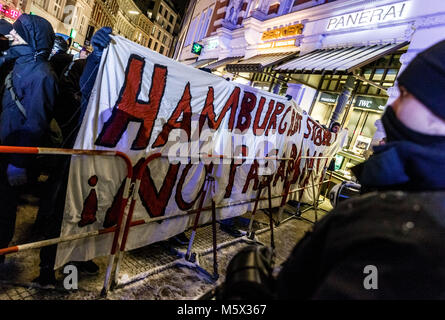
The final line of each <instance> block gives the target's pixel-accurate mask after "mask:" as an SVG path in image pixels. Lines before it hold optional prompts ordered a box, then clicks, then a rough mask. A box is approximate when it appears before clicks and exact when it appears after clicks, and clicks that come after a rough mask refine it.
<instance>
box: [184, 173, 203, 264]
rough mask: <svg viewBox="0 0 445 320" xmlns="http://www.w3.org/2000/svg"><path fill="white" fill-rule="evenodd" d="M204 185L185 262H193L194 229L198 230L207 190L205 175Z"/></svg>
mask: <svg viewBox="0 0 445 320" xmlns="http://www.w3.org/2000/svg"><path fill="white" fill-rule="evenodd" d="M204 183H205V186H204V189H203V190H202V194H201V198H200V199H199V207H198V212H197V213H196V217H195V222H194V224H193V230H192V234H191V236H190V241H189V245H188V247H187V253H186V254H185V260H187V261H191V260H193V259H192V247H193V241H194V240H195V235H196V229H198V222H199V218H200V216H201V211H202V207H203V205H204V200H205V197H206V195H207V189H208V183H207V175H206V177H205V182H204Z"/></svg>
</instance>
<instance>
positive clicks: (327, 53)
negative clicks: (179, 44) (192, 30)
mask: <svg viewBox="0 0 445 320" xmlns="http://www.w3.org/2000/svg"><path fill="white" fill-rule="evenodd" d="M282 2H283V1H282ZM426 3H427V5H426ZM258 9H261V8H258ZM269 17H270V15H268V16H265V15H261V14H260V13H256V11H255V10H253V12H252V13H251V15H250V16H248V17H246V18H244V20H243V22H242V25H241V26H238V27H235V26H233V25H230V23H226V24H225V23H224V22H223V26H222V27H221V28H219V29H218V30H217V31H216V32H215V33H214V34H213V35H211V36H209V37H207V38H205V39H203V40H202V41H201V43H202V44H203V46H204V49H203V51H202V53H201V55H200V57H199V59H198V61H197V62H195V63H194V64H196V65H197V64H199V61H201V62H205V63H204V64H203V65H200V66H199V67H209V69H211V71H212V72H214V73H215V74H218V75H220V76H223V77H225V78H230V79H231V80H233V81H239V82H242V83H246V84H250V85H252V86H254V87H258V88H261V89H264V90H268V91H273V92H275V93H278V94H283V95H285V94H288V95H290V96H292V97H293V98H294V99H295V100H296V101H297V102H298V103H299V105H300V106H301V108H302V109H303V110H305V111H306V112H308V113H309V114H310V115H311V116H312V117H313V118H315V119H316V120H318V121H319V122H320V123H321V124H323V125H326V126H329V125H330V124H331V123H332V121H334V120H336V121H338V122H340V123H341V124H342V127H343V128H347V129H348V140H347V143H346V145H345V147H344V149H343V150H342V151H341V152H340V153H339V156H338V159H337V160H338V162H337V169H339V170H338V173H339V175H340V176H343V178H344V179H349V178H350V172H349V170H348V169H349V167H351V166H353V165H355V164H357V163H359V162H362V161H364V160H365V158H366V155H367V150H369V149H370V147H371V146H372V145H375V144H378V143H379V141H380V140H381V139H382V138H383V136H384V135H383V133H382V131H383V130H382V128H381V124H380V121H379V119H380V118H381V115H382V113H383V112H384V109H385V106H386V105H388V104H391V103H392V101H394V100H395V98H397V96H398V89H397V85H396V79H397V75H398V74H399V73H400V72H401V71H402V70H403V69H404V67H406V65H407V64H408V63H409V62H410V61H411V60H412V59H413V58H414V57H415V55H416V54H417V53H419V52H420V51H422V50H424V49H426V48H427V47H429V46H431V45H432V44H434V43H436V42H438V41H440V40H443V39H445V1H443V0H426V1H425V0H375V1H364V0H337V1H333V2H328V3H324V4H322V5H318V6H314V7H311V8H307V9H303V10H298V11H292V12H290V13H287V14H282V15H278V14H276V15H274V16H272V17H271V18H269Z"/></svg>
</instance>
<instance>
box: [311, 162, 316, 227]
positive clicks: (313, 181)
mask: <svg viewBox="0 0 445 320" xmlns="http://www.w3.org/2000/svg"><path fill="white" fill-rule="evenodd" d="M311 171H312V172H311V181H312V197H313V198H314V205H313V206H314V214H315V222H317V221H318V214H317V207H318V199H317V198H316V196H315V179H314V170H313V169H312V170H311Z"/></svg>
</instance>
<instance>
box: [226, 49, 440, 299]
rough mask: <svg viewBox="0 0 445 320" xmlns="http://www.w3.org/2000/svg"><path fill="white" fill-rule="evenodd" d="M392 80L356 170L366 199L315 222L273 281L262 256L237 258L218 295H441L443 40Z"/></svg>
mask: <svg viewBox="0 0 445 320" xmlns="http://www.w3.org/2000/svg"><path fill="white" fill-rule="evenodd" d="M398 84H399V89H400V96H399V98H398V99H397V100H396V101H395V102H394V103H393V105H392V106H388V107H387V109H386V111H385V113H384V115H383V117H382V123H383V126H384V129H385V132H386V135H387V137H386V143H385V144H383V145H380V146H375V147H374V154H373V155H372V156H371V157H370V158H369V160H367V161H366V162H364V163H363V164H361V165H359V166H356V167H354V168H353V172H354V174H355V175H356V177H357V178H358V180H359V182H360V183H361V185H362V189H365V190H366V191H365V194H363V195H361V196H359V197H356V198H351V199H348V200H345V201H343V202H341V203H340V204H339V205H338V206H336V207H335V209H334V210H332V211H331V212H329V213H328V214H327V215H326V216H325V217H324V218H323V219H322V220H321V221H319V222H318V223H317V224H315V225H314V228H313V230H311V231H310V232H307V233H306V234H305V235H304V237H303V239H302V240H300V241H299V242H298V244H297V245H296V246H295V247H294V249H293V251H292V252H291V254H290V256H289V257H288V259H287V260H286V261H285V262H284V264H283V265H282V266H281V267H282V268H281V271H280V272H279V274H278V277H277V278H276V279H273V277H272V276H271V271H270V268H269V266H270V264H271V262H270V261H271V259H270V257H269V256H268V254H267V252H260V251H258V250H252V249H248V250H244V251H243V252H240V253H238V254H237V255H235V257H234V258H233V259H232V261H231V262H230V264H229V267H228V274H227V275H226V283H224V286H223V288H222V290H221V292H222V293H223V294H222V296H223V297H226V298H227V297H229V298H230V299H232V298H233V299H249V298H250V299H252V298H253V297H254V298H258V299H268V298H269V297H270V296H273V297H274V298H275V299H280V300H291V299H294V300H310V299H315V300H331V299H335V300H338V299H445V105H444V103H443V101H445V41H442V42H439V43H437V44H436V45H434V46H432V47H431V48H428V49H427V50H425V51H423V52H421V53H420V54H418V55H417V57H415V58H414V60H413V61H412V62H411V63H410V64H409V65H408V66H407V68H406V69H405V70H404V71H403V72H402V73H401V74H400V76H399V78H398ZM246 270H247V271H246ZM271 279H272V280H274V281H273V282H272V283H271V281H270V280H271ZM260 293H261V294H260Z"/></svg>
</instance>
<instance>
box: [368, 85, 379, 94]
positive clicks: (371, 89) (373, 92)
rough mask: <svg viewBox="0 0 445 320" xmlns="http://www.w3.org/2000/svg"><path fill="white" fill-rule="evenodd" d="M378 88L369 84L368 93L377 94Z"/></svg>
mask: <svg viewBox="0 0 445 320" xmlns="http://www.w3.org/2000/svg"><path fill="white" fill-rule="evenodd" d="M379 91H380V90H379V89H378V88H377V87H374V86H369V90H368V94H379Z"/></svg>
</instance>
